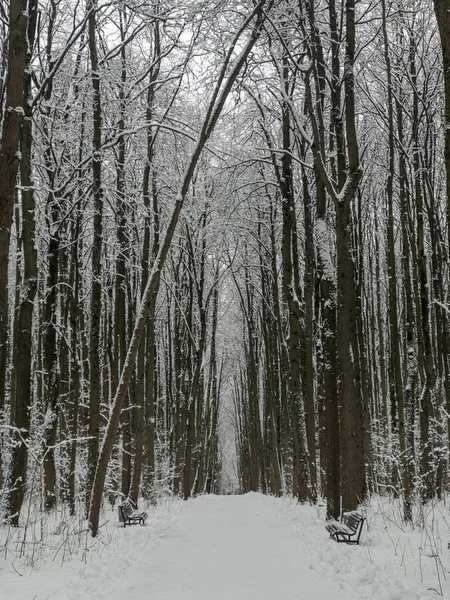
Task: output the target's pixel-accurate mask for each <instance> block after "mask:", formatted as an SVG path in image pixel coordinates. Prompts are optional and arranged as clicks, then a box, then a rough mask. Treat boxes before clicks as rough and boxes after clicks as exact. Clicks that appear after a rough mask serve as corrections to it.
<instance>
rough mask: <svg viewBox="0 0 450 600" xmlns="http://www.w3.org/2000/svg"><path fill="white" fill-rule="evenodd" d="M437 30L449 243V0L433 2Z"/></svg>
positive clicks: (449, 236) (449, 237)
mask: <svg viewBox="0 0 450 600" xmlns="http://www.w3.org/2000/svg"><path fill="white" fill-rule="evenodd" d="M433 4H434V12H435V14H436V20H437V24H438V28H439V35H440V38H441V48H442V62H443V67H444V90H445V128H444V131H445V173H446V183H447V227H448V239H449V243H450V35H449V31H450V0H433Z"/></svg>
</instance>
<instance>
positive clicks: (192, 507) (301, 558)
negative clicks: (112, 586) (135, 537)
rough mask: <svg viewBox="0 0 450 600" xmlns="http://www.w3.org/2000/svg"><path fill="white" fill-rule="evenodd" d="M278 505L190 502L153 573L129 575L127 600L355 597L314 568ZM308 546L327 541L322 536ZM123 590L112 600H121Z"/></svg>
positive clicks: (259, 500)
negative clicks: (276, 509) (149, 599)
mask: <svg viewBox="0 0 450 600" xmlns="http://www.w3.org/2000/svg"><path fill="white" fill-rule="evenodd" d="M273 500H274V499H271V498H264V497H262V496H260V495H256V494H248V495H246V496H210V497H204V498H199V499H197V500H196V501H194V502H191V503H189V509H188V510H187V511H186V512H185V515H184V516H185V518H184V520H183V521H182V522H181V526H180V527H179V528H177V529H176V530H175V531H173V532H172V534H171V535H170V536H169V537H167V538H166V539H164V540H162V541H161V544H160V545H158V548H157V549H156V551H154V552H152V555H151V556H149V557H148V564H147V566H146V567H145V568H142V566H139V567H138V568H136V569H129V570H128V571H127V574H126V581H127V582H128V583H127V584H126V585H125V588H126V589H127V595H126V598H127V600H142V599H143V598H151V599H152V600H211V599H213V598H214V600H253V599H255V600H274V599H275V598H280V599H282V600H291V599H292V600H294V599H295V600H298V598H300V597H304V598H318V599H319V598H320V600H341V599H342V600H343V599H344V598H346V599H348V598H349V597H350V598H351V597H352V596H349V593H348V590H347V591H346V593H344V592H343V591H342V590H340V589H339V586H338V584H335V583H334V582H333V581H331V580H327V579H326V578H324V577H323V574H322V572H321V566H320V565H313V564H312V563H311V558H312V557H311V554H308V551H307V548H306V547H305V546H304V545H303V543H302V539H301V538H302V532H301V531H298V530H295V529H293V528H292V527H290V526H289V523H288V522H286V521H285V520H284V519H283V517H282V514H280V513H279V512H278V511H274V504H273ZM309 542H310V543H317V544H328V543H329V540H328V538H327V536H326V533H325V531H324V532H323V535H322V536H321V539H320V540H319V539H318V540H309ZM124 583H125V582H124ZM123 589H124V588H122V590H120V592H118V593H117V595H114V596H113V599H112V600H123V598H124V596H123V593H124V592H123Z"/></svg>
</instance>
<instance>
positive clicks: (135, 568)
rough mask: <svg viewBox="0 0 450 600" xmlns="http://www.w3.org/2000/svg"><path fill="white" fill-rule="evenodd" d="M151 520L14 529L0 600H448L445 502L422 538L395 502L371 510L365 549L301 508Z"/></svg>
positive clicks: (239, 508) (226, 503)
mask: <svg viewBox="0 0 450 600" xmlns="http://www.w3.org/2000/svg"><path fill="white" fill-rule="evenodd" d="M141 508H144V506H143V505H142V506H141ZM148 511H149V517H148V519H147V522H146V524H145V527H141V526H136V527H126V528H124V527H122V526H121V525H120V524H119V522H118V515H117V506H116V507H115V508H114V509H111V508H110V507H107V506H105V512H103V513H102V519H101V527H100V532H99V536H98V537H97V538H95V539H93V538H92V537H91V536H90V535H89V532H88V530H87V529H86V523H85V522H84V521H82V522H80V523H79V524H78V525H77V524H76V523H73V524H72V525H70V523H66V525H64V521H63V520H62V518H61V516H60V517H59V519H58V520H56V519H55V516H54V515H52V516H48V517H47V520H46V521H44V522H43V523H42V525H41V522H40V521H39V520H37V521H36V523H35V525H34V526H33V527H29V528H28V529H27V532H25V529H23V528H22V529H10V530H6V529H5V530H4V531H3V533H4V534H8V535H9V537H8V536H7V537H4V539H3V542H4V546H2V539H1V538H0V550H1V552H0V600H291V599H292V600H294V599H295V600H299V599H300V600H301V599H303V598H304V599H307V600H316V599H317V600H344V599H346V600H356V599H357V600H373V599H374V598H376V599H379V600H435V598H438V597H443V598H445V599H449V600H450V551H449V550H448V549H447V544H448V542H449V541H450V525H449V523H448V506H447V505H446V504H443V503H441V504H435V505H433V506H432V505H430V507H429V508H427V511H426V513H424V514H423V517H424V518H425V519H426V521H427V525H426V527H425V528H424V529H420V528H419V527H416V526H415V527H414V528H411V527H406V526H405V525H404V524H402V522H401V519H399V506H398V503H396V502H392V501H390V500H389V498H374V499H372V501H371V503H370V505H369V506H367V507H365V508H364V512H365V513H366V517H367V520H366V522H365V523H364V528H363V532H362V537H361V544H360V545H359V546H347V545H346V544H336V543H335V542H333V541H332V540H330V538H329V537H328V535H327V532H326V531H325V527H324V525H325V523H324V507H323V506H309V505H303V506H302V505H300V504H298V503H297V502H296V501H295V500H293V499H292V498H273V497H269V496H263V495H262V494H254V493H252V494H246V495H245V496H202V497H199V498H196V499H194V500H189V501H188V502H183V501H180V500H178V499H173V498H167V499H161V502H160V503H159V504H158V506H156V507H150V508H149V509H148ZM415 512H416V511H415ZM418 520H419V514H415V521H416V522H418ZM69 525H70V527H69V529H72V527H73V528H74V531H79V532H80V533H77V534H75V535H67V534H66V533H64V532H65V531H67V527H68V526H69ZM0 533H1V531H0ZM25 533H26V535H27V539H26V542H24V541H23V536H24V535H25ZM42 536H43V537H42ZM14 540H16V542H14ZM24 547H25V550H26V556H24V557H22V558H20V557H19V553H20V551H21V550H22V549H24Z"/></svg>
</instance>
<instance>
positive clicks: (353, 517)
mask: <svg viewBox="0 0 450 600" xmlns="http://www.w3.org/2000/svg"><path fill="white" fill-rule="evenodd" d="M362 521H364V517H363V516H362V515H361V514H359V513H358V512H356V511H352V512H348V513H344V523H345V525H347V527H349V528H350V529H352V530H353V531H354V532H355V533H356V531H357V530H358V527H359V526H360V525H361V523H362Z"/></svg>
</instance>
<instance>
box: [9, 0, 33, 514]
mask: <svg viewBox="0 0 450 600" xmlns="http://www.w3.org/2000/svg"><path fill="white" fill-rule="evenodd" d="M16 4H17V5H19V4H22V3H19V2H17V3H16ZM25 4H26V3H25ZM13 5H14V3H13ZM14 10H15V9H14V8H13V6H11V14H10V18H11V19H12V18H16V19H17V18H18V17H17V15H15V14H14ZM28 10H29V13H26V15H25V16H29V21H27V19H26V18H24V21H23V22H24V24H25V26H28V30H27V34H28V39H29V46H27V52H26V56H25V58H26V64H27V65H28V69H27V71H26V75H25V78H24V79H22V85H23V88H22V90H21V96H23V97H24V98H26V99H27V100H30V99H31V75H32V74H31V70H30V68H31V67H30V65H31V58H32V48H33V43H34V37H35V30H36V20H37V1H36V2H32V3H30V5H29V6H28ZM23 17H24V15H22V18H23ZM19 21H20V18H19ZM17 26H18V25H17V23H14V22H13V23H10V27H17ZM14 33H15V36H19V32H18V31H17V30H16V31H15V32H14ZM23 42H24V40H22V41H21V42H20V43H19V40H18V39H14V40H11V39H10V43H14V45H15V46H16V45H18V47H17V46H16V47H15V48H13V50H12V51H13V52H14V53H15V55H16V58H17V57H18V58H19V59H20V55H21V51H22V45H21V44H23ZM9 68H10V69H15V68H19V69H20V68H21V66H20V62H19V65H14V64H13V63H11V62H10V64H9ZM16 75H17V73H16ZM22 75H23V73H22ZM11 79H12V80H13V79H14V76H13V75H11ZM9 80H10V75H9V74H8V81H9ZM16 83H17V82H16ZM7 85H8V83H7ZM18 96H19V95H18V94H17V97H16V100H17V101H19V97H18ZM13 97H14V95H13ZM6 101H7V102H8V89H7V91H6ZM22 105H23V99H21V101H20V103H18V104H12V105H9V106H17V107H19V106H22ZM7 106H8V105H7ZM25 116H26V117H27V118H26V119H25V120H24V122H23V127H22V129H21V130H20V128H19V129H18V132H19V133H20V136H21V143H20V150H21V153H20V155H21V160H20V180H21V185H22V194H21V195H22V236H21V241H22V244H23V266H24V273H23V280H22V287H21V290H20V291H21V293H20V303H19V310H18V315H17V329H16V331H17V335H16V337H15V339H14V367H15V368H14V371H13V377H14V386H12V391H13V390H14V396H12V402H11V418H10V420H11V425H12V426H13V428H14V429H13V433H12V438H13V441H14V444H13V447H12V452H11V460H10V465H9V471H8V475H7V480H6V500H5V509H6V514H7V516H8V517H9V518H10V522H11V524H12V525H14V526H18V524H19V517H20V511H21V509H22V504H23V500H24V495H25V491H26V482H27V465H28V440H29V435H30V422H31V414H30V411H31V406H32V403H33V391H32V347H33V339H32V328H33V310H34V299H35V296H36V291H37V278H38V267H37V253H36V244H35V198H34V185H33V178H32V166H31V165H32V162H31V160H32V159H31V150H32V139H33V133H32V120H31V103H30V102H27V104H26V109H25ZM10 119H11V116H10V115H9V114H6V115H5V120H4V122H3V135H5V127H8V128H10V127H11V126H12V125H13V124H12V123H10V122H9V121H10ZM10 133H11V135H12V132H10ZM2 142H3V140H2ZM10 143H12V139H9V140H8V144H10ZM9 158H11V157H9ZM6 160H8V154H5V155H3V145H2V149H1V151H0V173H1V172H2V168H3V167H4V165H3V162H4V161H6ZM15 160H16V159H14V161H15ZM14 161H12V162H14ZM11 166H12V165H11ZM16 175H17V171H16ZM16 175H14V186H15V177H16ZM1 181H2V183H3V182H4V183H5V186H6V187H7V181H6V180H5V181H4V180H3V179H1ZM3 193H4V190H3V189H2V187H0V246H1V243H2V241H4V240H3V236H4V234H5V233H6V229H5V228H4V227H6V222H4V221H3V222H2V216H3V210H5V211H6V212H7V210H8V209H7V206H6V205H5V204H3V200H6V197H4V196H3ZM12 195H13V196H14V187H13V188H12ZM3 207H4V208H3ZM2 225H4V227H2ZM0 253H1V250H0ZM6 264H7V263H6ZM2 266H3V265H2V257H1V256H0V270H1V267H2ZM1 282H2V274H1V273H0V294H1V293H2V289H3V288H2V287H1ZM5 284H6V279H5ZM3 310H4V311H5V315H7V314H8V309H7V306H5V307H1V306H0V313H1V312H2V311H3ZM1 352H2V349H0V353H1Z"/></svg>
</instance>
